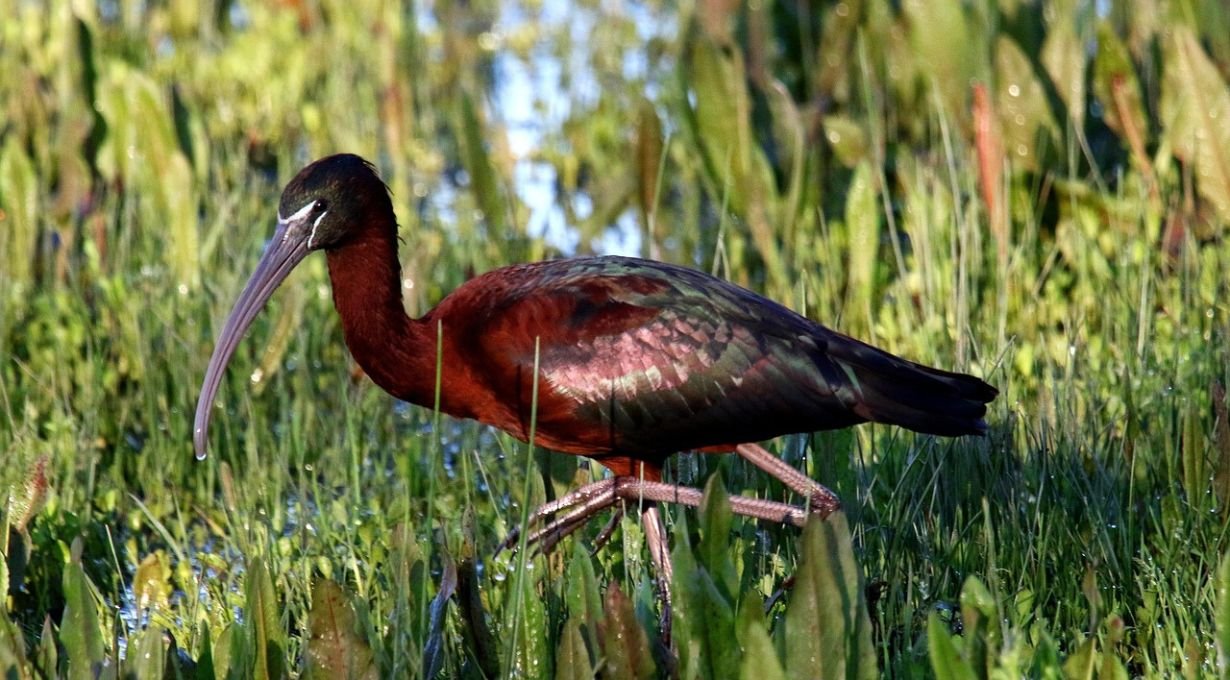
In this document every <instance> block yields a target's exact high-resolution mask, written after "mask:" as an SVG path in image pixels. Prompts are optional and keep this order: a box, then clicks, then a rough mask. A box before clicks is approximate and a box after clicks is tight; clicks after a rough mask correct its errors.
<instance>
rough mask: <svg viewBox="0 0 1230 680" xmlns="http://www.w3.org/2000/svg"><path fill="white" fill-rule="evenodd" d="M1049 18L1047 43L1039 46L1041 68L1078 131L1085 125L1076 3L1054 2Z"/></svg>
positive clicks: (1071, 0) (1082, 54) (1082, 49)
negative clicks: (1040, 48)
mask: <svg viewBox="0 0 1230 680" xmlns="http://www.w3.org/2000/svg"><path fill="white" fill-rule="evenodd" d="M1050 4H1051V7H1050V8H1049V9H1048V16H1051V17H1053V19H1052V20H1051V21H1050V22H1049V24H1048V25H1047V33H1046V40H1045V41H1043V43H1042V55H1041V59H1042V65H1043V66H1044V67H1045V68H1046V70H1047V73H1049V74H1050V76H1051V82H1053V83H1054V84H1055V90H1056V91H1057V92H1059V98H1060V99H1062V100H1063V103H1064V106H1066V107H1067V109H1068V117H1069V118H1070V119H1071V120H1072V122H1073V124H1074V125H1075V126H1076V127H1077V128H1080V127H1082V126H1083V125H1084V124H1085V46H1084V45H1083V44H1082V43H1081V37H1080V35H1079V34H1078V33H1077V17H1076V11H1077V6H1076V0H1053V1H1052V2H1051V3H1050Z"/></svg>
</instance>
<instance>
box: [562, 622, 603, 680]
mask: <svg viewBox="0 0 1230 680" xmlns="http://www.w3.org/2000/svg"><path fill="white" fill-rule="evenodd" d="M593 677H594V667H593V664H592V663H591V662H590V659H589V651H587V650H586V648H585V640H584V638H582V636H581V622H580V621H578V620H577V619H575V618H569V619H568V621H567V622H566V623H565V624H564V630H563V632H561V633H560V641H559V646H558V647H557V648H556V649H555V680H590V678H593Z"/></svg>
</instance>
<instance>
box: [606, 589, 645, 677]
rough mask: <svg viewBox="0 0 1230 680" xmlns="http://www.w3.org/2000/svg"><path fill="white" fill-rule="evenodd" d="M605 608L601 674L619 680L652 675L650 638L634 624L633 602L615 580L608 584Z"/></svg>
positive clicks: (635, 621) (637, 624) (638, 625)
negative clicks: (603, 656)
mask: <svg viewBox="0 0 1230 680" xmlns="http://www.w3.org/2000/svg"><path fill="white" fill-rule="evenodd" d="M604 611H605V614H606V616H605V618H604V619H603V622H602V625H601V626H600V627H601V628H602V631H603V636H602V650H603V652H604V654H605V655H606V666H605V667H604V676H605V677H609V678H617V679H619V680H623V679H625V678H627V679H629V680H631V679H632V678H650V677H653V674H654V668H655V666H654V662H653V654H652V653H651V652H650V651H649V638H648V636H647V635H646V634H645V629H643V628H641V626H640V624H639V623H637V620H636V613H635V612H634V611H633V609H632V601H631V600H629V599H628V598H627V596H626V595H624V594H623V591H622V590H621V589H620V588H619V584H618V583H612V584H611V585H609V586H607V591H606V602H605V605H604Z"/></svg>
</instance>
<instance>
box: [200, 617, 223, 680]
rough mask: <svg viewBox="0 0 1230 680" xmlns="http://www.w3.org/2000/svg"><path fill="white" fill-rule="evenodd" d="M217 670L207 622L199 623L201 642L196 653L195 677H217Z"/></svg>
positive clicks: (206, 679)
mask: <svg viewBox="0 0 1230 680" xmlns="http://www.w3.org/2000/svg"><path fill="white" fill-rule="evenodd" d="M217 675H218V671H217V669H215V667H214V649H213V641H212V640H211V638H210V633H209V624H206V623H202V624H201V643H200V648H199V649H198V650H197V655H196V677H197V678H200V679H201V680H209V679H212V678H217Z"/></svg>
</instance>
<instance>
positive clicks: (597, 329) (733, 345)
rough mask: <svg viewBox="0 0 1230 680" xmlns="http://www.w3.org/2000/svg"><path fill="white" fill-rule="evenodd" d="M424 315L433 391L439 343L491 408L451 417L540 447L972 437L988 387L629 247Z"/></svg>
mask: <svg viewBox="0 0 1230 680" xmlns="http://www.w3.org/2000/svg"><path fill="white" fill-rule="evenodd" d="M431 316H432V319H436V320H440V321H441V322H442V323H443V327H444V332H445V334H446V336H448V337H449V338H450V342H448V343H447V344H446V350H445V351H446V356H445V357H444V367H445V387H446V389H447V388H448V387H449V382H450V381H449V370H450V369H449V367H450V365H453V364H454V362H453V361H450V358H449V357H448V356H447V352H448V351H450V350H451V351H452V352H453V353H455V354H457V355H459V356H458V357H457V359H458V361H457V362H456V365H458V366H463V365H464V366H466V367H467V368H466V370H467V371H469V373H468V374H467V375H466V376H464V378H458V379H457V380H463V381H464V382H466V383H467V384H469V385H470V386H471V389H472V387H473V386H474V385H477V384H481V385H482V386H483V388H484V389H485V390H487V392H488V393H489V394H490V397H491V403H500V404H503V408H502V409H488V411H489V412H487V413H459V414H458V415H466V416H470V417H477V418H478V419H480V420H484V421H486V422H490V423H492V424H494V425H496V426H498V427H501V428H503V429H506V430H509V431H511V432H513V433H514V434H517V435H519V436H522V437H525V436H527V435H528V431H529V424H530V421H531V420H533V421H534V422H535V426H536V433H537V439H538V441H539V443H540V444H542V445H544V446H548V447H550V448H555V449H558V450H562V451H569V452H573V453H582V454H589V455H601V454H604V453H613V452H614V453H620V454H624V455H634V456H635V455H665V454H669V453H671V452H674V451H678V450H685V449H696V448H712V447H724V446H728V445H734V444H739V443H743V442H749V441H759V440H763V439H768V438H772V437H775V436H778V435H782V434H787V433H794V432H811V431H818V430H826V429H833V428H838V427H845V426H848V425H853V424H856V423H860V422H864V421H876V422H885V423H892V424H897V425H901V426H903V427H907V428H910V429H913V430H917V431H919V432H927V433H933V434H942V435H960V434H975V433H980V432H983V431H984V430H985V427H986V425H985V423H984V421H983V416H984V414H985V412H986V403H988V402H989V401H991V400H992V399H993V398H994V397H995V394H996V392H995V390H994V388H992V387H991V386H989V385H987V384H986V383H985V382H983V381H981V380H979V379H977V378H974V377H972V376H968V375H962V374H958V373H951V372H947V371H941V370H938V369H933V368H929V367H925V366H922V365H919V364H916V363H913V362H910V361H907V360H904V359H901V358H899V357H896V356H894V355H892V354H889V353H887V352H884V351H882V350H879V349H876V348H874V347H872V346H870V345H867V344H865V343H862V342H859V341H857V340H854V339H852V338H849V337H847V336H845V335H842V334H840V333H837V332H835V331H832V330H829V329H827V328H825V327H824V326H821V325H819V324H817V323H815V322H813V321H810V320H808V319H806V318H804V317H802V316H800V315H798V314H796V313H794V312H792V311H790V310H789V309H787V308H785V307H783V306H782V305H779V304H777V303H775V302H773V301H771V300H768V299H766V298H764V297H761V296H759V295H756V294H755V293H752V292H750V291H748V290H745V289H743V288H740V287H738V286H736V285H734V284H731V283H729V282H727V281H723V280H721V279H718V278H715V277H712V276H709V275H707V274H704V273H701V272H698V271H696V270H693V269H687V268H684V267H678V266H674V265H668V264H664V263H660V262H653V261H648V260H641V259H636V258H622V257H600V258H579V259H573V260H558V261H550V262H541V263H535V264H530V265H519V266H515V267H508V268H504V269H499V270H496V271H493V272H490V273H488V274H485V275H483V276H480V277H478V278H476V279H474V280H472V281H470V282H469V283H467V284H465V285H464V286H462V287H461V288H458V289H457V291H455V292H454V293H453V294H452V295H450V296H449V297H448V298H446V299H445V300H444V301H443V302H442V303H441V305H440V306H439V307H438V308H437V309H436V310H435V311H434V312H433V314H432V315H431ZM535 367H537V369H536V371H537V373H536V374H537V375H538V378H539V381H538V391H537V409H536V411H535V410H534V409H533V405H534V404H533V402H534V399H533V397H534V391H533V389H532V386H533V381H532V379H531V376H533V375H535ZM458 375H460V374H458ZM446 401H447V399H446ZM496 410H500V411H501V412H498V413H497V412H494V411H496Z"/></svg>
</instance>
